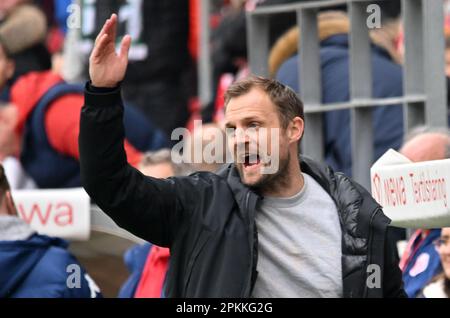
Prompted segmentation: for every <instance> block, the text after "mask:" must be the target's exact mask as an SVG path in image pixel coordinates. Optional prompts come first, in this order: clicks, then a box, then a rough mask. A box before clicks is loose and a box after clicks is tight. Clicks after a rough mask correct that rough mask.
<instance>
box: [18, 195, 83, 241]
mask: <svg viewBox="0 0 450 318" xmlns="http://www.w3.org/2000/svg"><path fill="white" fill-rule="evenodd" d="M12 196H13V198H14V202H15V204H16V207H17V211H18V213H19V216H20V217H21V218H22V219H23V220H25V221H26V222H27V223H29V224H30V225H31V227H32V228H33V229H34V230H36V231H37V232H38V233H40V234H45V235H48V236H56V237H61V238H65V239H73V240H88V239H89V234H90V230H91V229H90V199H89V196H88V195H87V193H86V192H85V191H84V189H83V188H76V189H64V190H14V191H13V192H12Z"/></svg>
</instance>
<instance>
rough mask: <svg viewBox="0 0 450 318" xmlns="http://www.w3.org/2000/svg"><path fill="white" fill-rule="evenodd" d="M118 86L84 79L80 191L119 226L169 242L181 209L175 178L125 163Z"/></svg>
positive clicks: (159, 242)
mask: <svg viewBox="0 0 450 318" xmlns="http://www.w3.org/2000/svg"><path fill="white" fill-rule="evenodd" d="M122 120H123V104H122V99H121V95H120V88H116V89H114V90H95V91H94V90H93V89H92V88H91V87H90V85H89V84H88V85H87V87H86V91H85V105H84V106H83V108H82V110H81V119H80V135H79V148H80V149H79V150H80V168H81V180H82V184H83V186H84V188H85V190H86V192H87V193H88V194H89V195H90V196H91V198H92V199H93V200H94V202H95V203H96V204H98V206H99V207H100V208H101V209H102V210H103V211H104V212H105V213H107V214H108V215H109V216H110V217H111V218H112V219H113V220H114V221H115V222H116V223H117V224H118V225H119V226H121V227H123V228H124V229H126V230H128V231H130V232H131V233H133V234H135V235H137V236H139V237H141V238H143V239H145V240H147V241H150V242H152V243H154V244H157V245H159V246H170V244H171V242H172V241H173V236H174V233H176V231H177V229H178V228H179V225H180V224H182V223H183V217H184V216H185V214H186V213H185V210H184V209H183V208H182V207H181V204H180V203H179V201H178V197H177V191H178V190H176V187H177V185H176V180H175V178H173V179H155V178H150V177H146V176H144V175H143V174H141V173H140V172H139V171H137V170H136V169H134V168H133V167H132V166H130V165H129V164H128V163H127V158H126V153H125V151H124V147H123V140H124V127H123V121H122Z"/></svg>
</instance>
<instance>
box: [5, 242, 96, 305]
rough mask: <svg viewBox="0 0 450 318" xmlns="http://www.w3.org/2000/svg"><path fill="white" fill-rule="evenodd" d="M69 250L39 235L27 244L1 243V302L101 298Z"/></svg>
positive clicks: (64, 243)
mask: <svg viewBox="0 0 450 318" xmlns="http://www.w3.org/2000/svg"><path fill="white" fill-rule="evenodd" d="M67 246H68V244H67V242H65V241H63V240H61V239H57V238H50V237H48V236H44V235H38V234H35V235H32V236H31V237H30V238H29V239H27V240H23V241H0V298H5V297H12V298H96V297H101V294H100V290H99V289H98V287H97V286H96V285H95V283H94V282H93V281H92V279H91V278H90V277H89V276H88V275H87V274H86V272H85V270H84V269H83V268H82V267H81V265H80V264H79V263H78V261H77V260H76V259H75V257H74V256H72V255H71V254H70V253H69V252H68V251H67ZM71 287H72V288H71Z"/></svg>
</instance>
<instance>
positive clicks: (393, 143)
mask: <svg viewBox="0 0 450 318" xmlns="http://www.w3.org/2000/svg"><path fill="white" fill-rule="evenodd" d="M393 2H397V1H393ZM381 4H383V2H380V5H381ZM382 8H383V6H382ZM395 12H397V11H395ZM381 16H382V17H387V16H388V15H387V14H384V13H382V14H381ZM318 20H319V24H318V34H319V38H320V40H321V42H320V57H321V69H322V77H321V78H322V84H321V85H322V103H325V104H328V103H336V102H346V101H348V100H349V99H350V82H349V39H348V32H349V26H350V24H349V20H348V17H347V15H346V14H345V12H342V11H325V12H322V13H320V14H319V18H318ZM381 22H382V28H381V29H374V30H373V31H371V39H372V43H373V45H372V47H371V51H372V56H371V59H372V92H373V93H372V95H373V97H374V98H385V97H397V96H402V94H403V84H402V68H401V66H400V65H399V64H398V63H399V62H400V61H401V59H400V55H399V54H398V53H397V51H396V46H395V43H396V41H397V34H398V28H399V20H398V18H396V19H383V20H382V21H381ZM298 35H299V30H298V28H297V27H295V28H293V29H291V30H289V31H288V32H287V33H286V34H285V35H284V36H283V37H281V38H280V39H279V40H278V41H277V43H276V44H275V45H274V47H273V48H272V50H271V52H270V58H269V69H270V71H271V73H272V74H276V77H277V79H278V80H280V81H281V82H283V83H284V84H287V85H289V86H290V87H292V88H293V89H294V90H296V91H298V89H299V83H298V68H297V63H298V57H297V55H295V56H292V54H294V53H295V52H296V51H297V44H298V43H297V42H298ZM291 56H292V57H291ZM288 57H290V58H289V59H288V60H287V61H286V58H288ZM300 68H301V66H300ZM324 120H325V121H324V137H325V140H324V142H325V144H324V145H323V147H324V151H325V159H326V161H327V163H328V164H329V165H331V166H332V167H333V168H334V169H335V170H337V171H342V172H344V173H345V174H347V175H351V172H352V171H351V170H352V169H351V168H352V158H351V142H350V129H351V124H350V111H349V110H340V111H331V112H326V113H325V114H324ZM372 128H373V132H374V160H376V159H377V158H378V157H380V156H381V155H382V154H383V153H384V152H385V151H386V150H387V149H389V148H394V149H398V148H399V147H400V146H401V142H402V137H403V112H402V107H401V105H396V106H389V107H375V108H374V109H373V127H372Z"/></svg>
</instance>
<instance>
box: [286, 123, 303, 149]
mask: <svg viewBox="0 0 450 318" xmlns="http://www.w3.org/2000/svg"><path fill="white" fill-rule="evenodd" d="M288 129H289V134H288V137H289V142H290V143H298V142H299V141H300V139H301V138H302V137H303V132H304V130H305V122H304V121H303V119H301V118H300V117H295V118H294V119H293V120H292V121H291V123H290V125H289V128H288Z"/></svg>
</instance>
